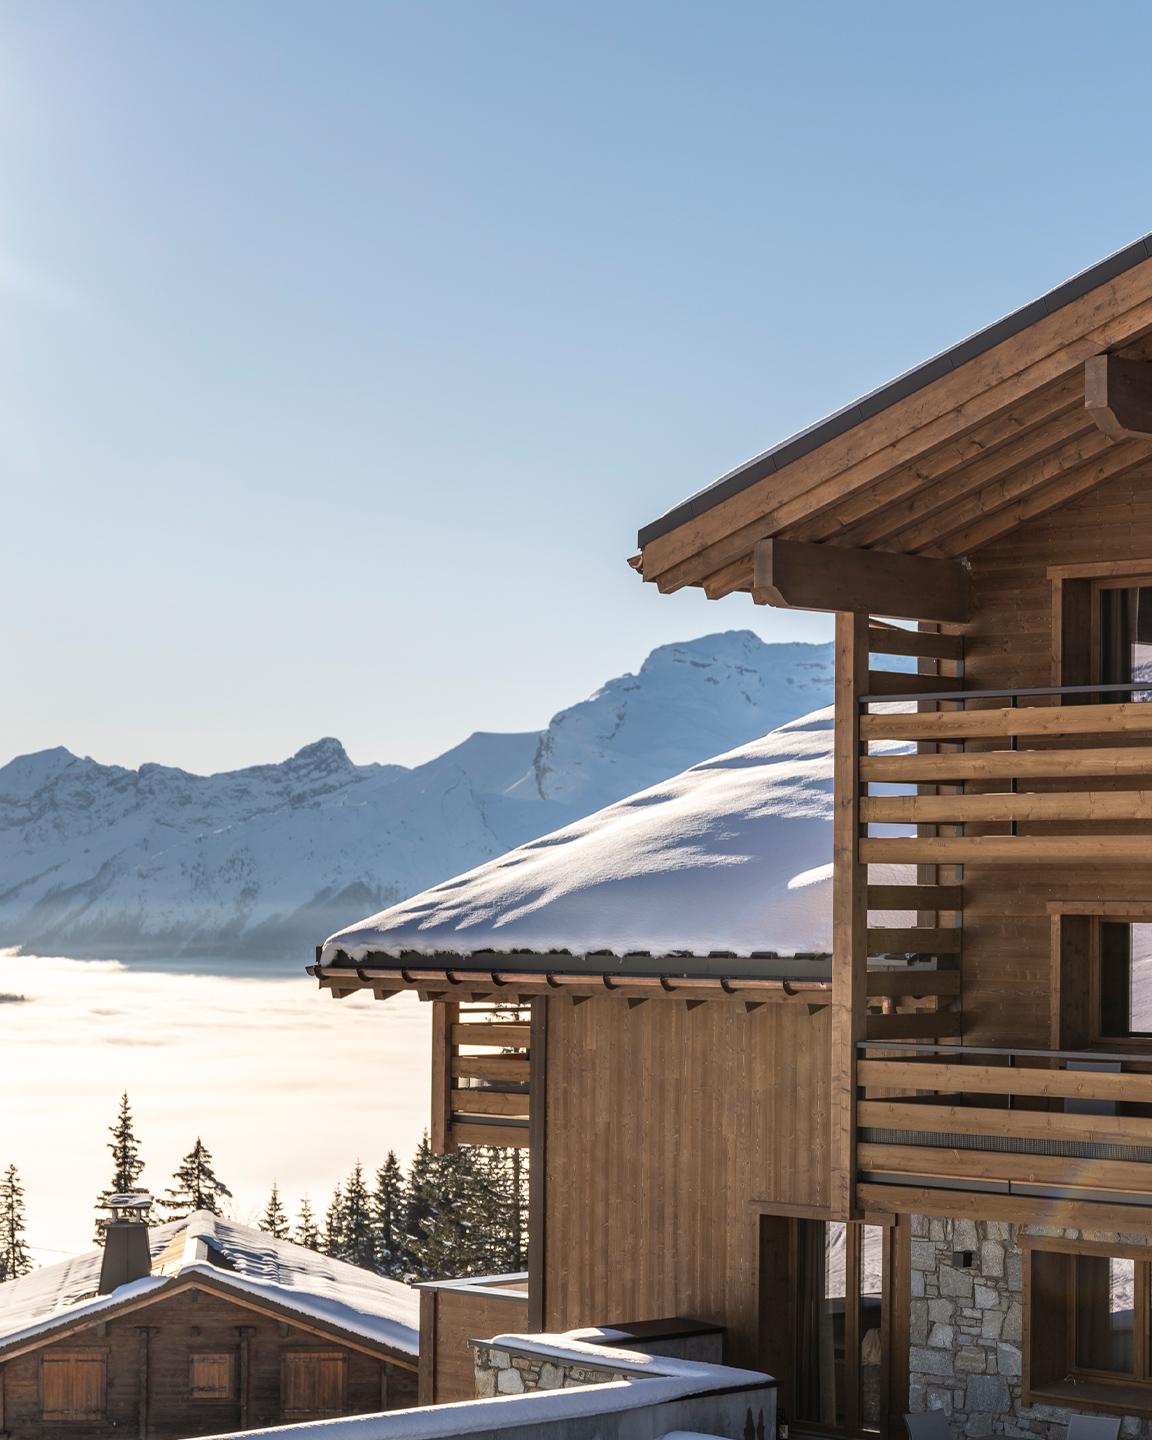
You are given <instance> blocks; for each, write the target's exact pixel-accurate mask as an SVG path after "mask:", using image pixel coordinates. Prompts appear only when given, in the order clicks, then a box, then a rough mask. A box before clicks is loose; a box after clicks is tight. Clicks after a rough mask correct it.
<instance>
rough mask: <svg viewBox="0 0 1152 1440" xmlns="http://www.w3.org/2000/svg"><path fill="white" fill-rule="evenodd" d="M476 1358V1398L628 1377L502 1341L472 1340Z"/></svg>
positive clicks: (610, 1370)
mask: <svg viewBox="0 0 1152 1440" xmlns="http://www.w3.org/2000/svg"><path fill="white" fill-rule="evenodd" d="M472 1348H473V1352H474V1354H475V1359H476V1398H477V1399H478V1400H485V1399H488V1398H489V1397H490V1396H492V1395H523V1394H525V1393H526V1392H527V1391H529V1390H570V1389H572V1388H574V1387H575V1386H577V1385H603V1384H604V1383H605V1381H608V1380H624V1379H625V1378H627V1377H626V1376H625V1375H624V1373H623V1372H622V1371H620V1370H612V1369H609V1368H607V1367H604V1368H603V1369H601V1368H600V1367H598V1366H595V1365H590V1364H588V1363H587V1362H586V1361H581V1362H579V1363H576V1362H574V1361H571V1360H564V1359H561V1358H560V1357H559V1356H555V1357H551V1358H550V1357H549V1356H547V1355H527V1354H522V1353H520V1352H518V1351H513V1350H508V1349H505V1348H504V1347H503V1346H500V1345H488V1344H484V1343H476V1342H474V1343H473V1347H472Z"/></svg>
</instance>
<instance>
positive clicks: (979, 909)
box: [964, 472, 1152, 1048]
mask: <svg viewBox="0 0 1152 1440" xmlns="http://www.w3.org/2000/svg"><path fill="white" fill-rule="evenodd" d="M1150 480H1152V476H1150V475H1149V474H1148V473H1147V472H1136V473H1135V474H1133V475H1130V476H1128V477H1126V478H1124V479H1122V480H1117V481H1113V482H1111V483H1109V484H1108V485H1104V486H1101V487H1100V488H1099V489H1097V490H1094V491H1092V492H1091V493H1090V494H1089V495H1086V496H1085V497H1084V498H1082V499H1080V500H1078V501H1076V502H1075V503H1074V504H1071V505H1067V506H1065V507H1064V508H1063V509H1060V510H1057V511H1054V512H1053V513H1052V514H1051V515H1048V516H1045V517H1043V518H1041V519H1039V520H1033V521H1030V522H1028V523H1027V524H1025V525H1023V526H1021V528H1020V529H1018V530H1016V531H1014V532H1013V533H1012V534H1011V535H1009V536H1006V537H1005V538H1004V539H1003V540H1001V541H999V542H997V543H996V544H995V545H990V546H988V548H987V549H984V550H978V551H977V552H976V553H975V554H973V555H972V557H971V561H972V576H971V581H972V592H971V593H972V605H973V618H972V621H971V624H970V625H969V626H968V628H967V629H966V630H965V632H964V633H965V637H966V639H965V684H966V685H967V686H968V687H970V688H973V689H997V688H1007V687H1024V686H1042V685H1052V684H1058V683H1061V682H1060V678H1059V676H1058V675H1057V674H1056V673H1055V670H1056V668H1057V667H1056V666H1055V663H1054V660H1053V645H1054V638H1055V637H1054V633H1053V596H1052V587H1051V584H1050V581H1049V579H1048V576H1047V570H1048V568H1049V567H1050V566H1059V565H1091V564H1096V563H1099V562H1103V561H1128V560H1132V561H1137V562H1140V561H1149V562H1152V485H1150V483H1149V481H1150ZM1074 678H1076V679H1078V678H1080V677H1074ZM1128 783H1129V784H1131V783H1132V782H1128ZM1105 784H1106V782H1105ZM1094 787H1095V788H1098V789H1099V788H1105V785H1102V784H1101V782H1099V781H1096V782H1094ZM972 788H973V789H977V788H984V789H994V788H1003V787H1002V786H1000V787H997V786H991V785H989V786H983V787H972ZM1035 788H1037V789H1041V788H1043V785H1042V783H1037V784H1036V787H1035ZM1136 828H1141V829H1143V828H1146V827H1136ZM1065 829H1067V827H1065ZM973 833H975V828H974V827H973ZM1149 896H1152V869H1150V868H1149V867H1147V866H1116V865H1107V866H1105V865H1087V864H1078V865H1064V866H1042V865H1011V866H1006V865H1002V866H996V865H969V866H967V867H966V868H965V876H964V1018H965V1040H966V1042H967V1043H968V1044H973V1045H981V1044H983V1045H987V1044H1004V1045H1007V1044H1012V1045H1020V1046H1035V1047H1039V1048H1044V1047H1046V1046H1048V1045H1049V1044H1050V1043H1051V1041H1052V1038H1053V1018H1054V1017H1053V1016H1052V1014H1051V996H1052V960H1051V950H1052V942H1051V926H1050V921H1049V916H1048V914H1047V903H1048V901H1049V900H1064V899H1068V898H1077V899H1080V898H1100V899H1119V900H1126V899H1133V898H1143V899H1147V898H1148V897H1149Z"/></svg>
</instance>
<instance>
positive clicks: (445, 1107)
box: [428, 1000, 460, 1155]
mask: <svg viewBox="0 0 1152 1440" xmlns="http://www.w3.org/2000/svg"><path fill="white" fill-rule="evenodd" d="M459 1014H460V1006H459V1005H456V1004H453V1003H452V1002H450V1001H447V1000H437V1001H435V1002H434V1003H433V1006H432V1113H431V1115H430V1117H429V1126H428V1142H429V1144H430V1145H431V1147H432V1153H433V1154H434V1155H446V1154H449V1153H450V1152H451V1151H452V1149H453V1148H454V1147H453V1145H452V1125H451V1113H452V1074H453V1069H452V1062H453V1053H452V1030H453V1028H454V1026H455V1024H456V1021H457V1017H458V1016H459Z"/></svg>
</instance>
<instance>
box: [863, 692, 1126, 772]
mask: <svg viewBox="0 0 1152 1440" xmlns="http://www.w3.org/2000/svg"><path fill="white" fill-rule="evenodd" d="M1149 732H1152V705H1150V704H1148V703H1146V702H1144V701H1140V700H1136V701H1123V702H1122V703H1120V704H1118V705H1026V706H1021V707H1019V708H1017V709H1013V708H1011V707H1009V706H1004V707H1001V708H998V709H995V710H964V711H960V710H942V711H930V712H924V711H920V712H918V713H916V714H910V715H865V716H863V717H862V718H861V720H860V735H861V738H862V739H864V740H929V741H932V742H934V743H935V742H938V741H941V740H960V739H967V740H979V739H1007V738H1009V737H1011V736H1013V735H1051V736H1056V737H1058V738H1059V737H1062V736H1065V735H1098V734H1108V735H1121V734H1123V735H1139V734H1147V733H1149ZM1150 759H1152V757H1150Z"/></svg>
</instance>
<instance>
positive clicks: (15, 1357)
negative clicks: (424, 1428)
mask: <svg viewBox="0 0 1152 1440" xmlns="http://www.w3.org/2000/svg"><path fill="white" fill-rule="evenodd" d="M61 1329H62V1330H63V1332H64V1333H60V1332H61ZM416 1393H417V1376H416V1364H415V1361H414V1360H413V1359H412V1358H411V1357H408V1356H400V1355H394V1354H389V1353H387V1352H385V1351H384V1350H382V1349H381V1347H379V1346H375V1345H371V1344H369V1343H368V1342H367V1341H351V1340H349V1338H348V1337H341V1336H340V1335H339V1334H338V1333H334V1332H332V1331H327V1330H325V1329H322V1328H321V1327H319V1326H314V1325H311V1324H308V1323H307V1322H301V1323H299V1324H297V1323H292V1322H291V1321H289V1320H287V1319H284V1318H281V1317H278V1316H277V1315H275V1314H274V1313H270V1311H269V1310H268V1308H267V1307H264V1306H261V1305H260V1304H259V1302H254V1303H248V1302H246V1301H244V1300H243V1299H240V1298H237V1297H235V1296H230V1295H225V1294H223V1293H221V1292H220V1291H219V1290H218V1289H216V1288H214V1287H210V1286H206V1285H202V1284H190V1283H185V1284H181V1285H179V1286H166V1287H164V1289H163V1290H162V1291H161V1292H159V1294H158V1296H157V1298H155V1299H148V1300H147V1301H146V1302H144V1303H137V1304H133V1305H130V1306H124V1307H119V1308H118V1310H117V1311H116V1313H114V1314H112V1313H110V1314H109V1316H108V1317H107V1318H101V1317H100V1316H94V1317H88V1318H86V1319H85V1318H82V1319H80V1320H78V1321H77V1322H76V1323H75V1324H74V1325H67V1326H63V1327H59V1328H54V1329H53V1331H52V1332H50V1333H49V1334H47V1335H46V1336H45V1337H44V1338H42V1339H40V1340H39V1341H38V1342H37V1341H36V1340H30V1341H25V1342H24V1343H23V1344H21V1345H20V1346H17V1347H8V1348H7V1349H5V1351H4V1352H3V1353H2V1354H0V1435H4V1436H6V1437H10V1440H58V1437H60V1436H63V1435H66V1436H69V1437H72V1440H108V1437H109V1436H112V1435H128V1436H133V1437H139V1440H183V1437H188V1436H196V1435H217V1434H221V1433H224V1432H227V1431H232V1430H247V1429H256V1428H258V1427H261V1426H267V1425H274V1424H279V1423H281V1422H283V1423H288V1422H292V1421H304V1420H317V1419H322V1418H325V1417H329V1416H334V1415H359V1414H367V1413H373V1412H378V1411H380V1410H382V1409H387V1410H391V1409H399V1408H403V1407H404V1406H408V1405H413V1404H415V1403H416Z"/></svg>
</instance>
